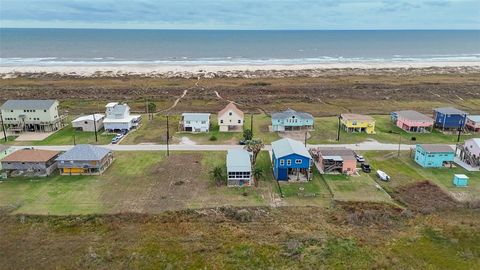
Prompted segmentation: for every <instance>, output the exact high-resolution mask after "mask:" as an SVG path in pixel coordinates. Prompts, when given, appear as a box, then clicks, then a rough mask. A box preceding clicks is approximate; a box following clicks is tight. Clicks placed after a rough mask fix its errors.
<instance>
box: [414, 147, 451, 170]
mask: <svg viewBox="0 0 480 270" xmlns="http://www.w3.org/2000/svg"><path fill="white" fill-rule="evenodd" d="M454 158H455V150H453V148H452V147H450V146H449V145H446V144H417V145H416V147H415V158H414V159H415V162H417V163H418V164H419V165H420V166H422V167H425V168H440V167H443V166H446V165H448V164H450V163H451V162H453V160H454Z"/></svg>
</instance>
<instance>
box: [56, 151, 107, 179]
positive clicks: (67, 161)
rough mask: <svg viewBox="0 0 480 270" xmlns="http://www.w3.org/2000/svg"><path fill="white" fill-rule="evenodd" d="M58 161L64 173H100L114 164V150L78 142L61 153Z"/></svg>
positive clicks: (61, 171)
mask: <svg viewBox="0 0 480 270" xmlns="http://www.w3.org/2000/svg"><path fill="white" fill-rule="evenodd" d="M56 161H57V162H58V168H59V170H60V173H61V174H63V175H98V174H102V173H103V172H104V171H105V170H106V169H107V168H108V167H109V166H110V164H112V162H113V152H112V151H111V150H109V149H106V148H103V147H98V146H93V145H89V144H78V145H75V146H74V147H73V148H71V149H70V150H68V151H66V152H65V153H63V154H61V155H60V156H59V157H58V158H57V159H56Z"/></svg>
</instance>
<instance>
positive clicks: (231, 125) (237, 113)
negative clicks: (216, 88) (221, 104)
mask: <svg viewBox="0 0 480 270" xmlns="http://www.w3.org/2000/svg"><path fill="white" fill-rule="evenodd" d="M218 126H219V127H220V132H241V131H242V130H243V112H242V111H241V110H239V109H238V108H237V106H235V104H233V102H230V103H229V104H228V105H227V106H226V107H225V108H223V110H221V111H219V112H218Z"/></svg>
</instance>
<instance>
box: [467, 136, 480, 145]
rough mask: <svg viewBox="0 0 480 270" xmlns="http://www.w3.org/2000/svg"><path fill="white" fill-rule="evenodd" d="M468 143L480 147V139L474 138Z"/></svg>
mask: <svg viewBox="0 0 480 270" xmlns="http://www.w3.org/2000/svg"><path fill="white" fill-rule="evenodd" d="M467 141H473V142H474V143H475V144H476V145H478V146H479V147H480V138H472V139H469V140H467Z"/></svg>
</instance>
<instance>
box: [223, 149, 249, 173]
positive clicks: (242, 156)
mask: <svg viewBox="0 0 480 270" xmlns="http://www.w3.org/2000/svg"><path fill="white" fill-rule="evenodd" d="M227 171H229V172H250V171H252V163H251V161H250V153H249V152H248V151H247V150H243V149H230V150H228V152H227Z"/></svg>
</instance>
